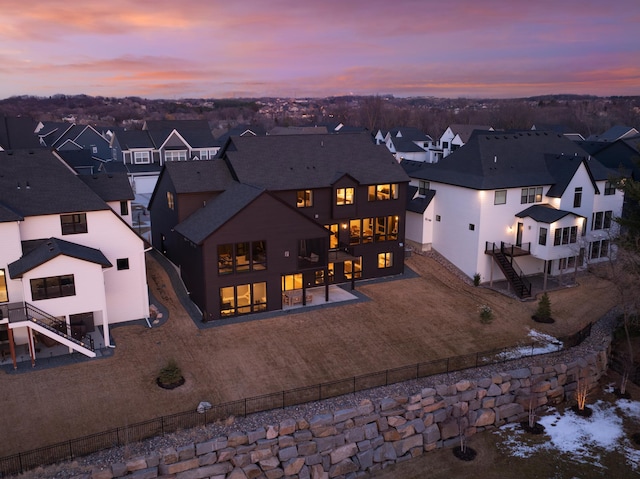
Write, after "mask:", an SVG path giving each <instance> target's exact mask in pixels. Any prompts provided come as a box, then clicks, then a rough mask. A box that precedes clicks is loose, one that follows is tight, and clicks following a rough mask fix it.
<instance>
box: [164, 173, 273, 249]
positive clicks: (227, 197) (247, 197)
mask: <svg viewBox="0 0 640 479" xmlns="http://www.w3.org/2000/svg"><path fill="white" fill-rule="evenodd" d="M262 193H264V190H261V189H259V188H254V187H252V186H248V185H243V184H240V183H235V182H234V183H232V184H231V185H230V186H229V187H228V189H227V190H226V191H225V192H224V193H222V194H220V195H219V196H217V197H216V198H215V199H213V200H211V201H209V202H207V204H206V206H204V207H203V208H201V209H199V210H198V211H196V212H195V213H193V214H192V215H191V216H189V217H188V218H187V219H186V220H184V221H183V222H182V223H180V224H178V225H176V227H175V230H176V231H177V232H178V233H180V234H181V235H182V236H184V237H185V238H187V239H188V240H190V241H192V242H193V243H196V244H201V243H202V242H203V241H204V240H205V239H207V237H208V236H209V235H211V234H212V233H213V232H214V231H216V230H217V229H218V228H219V227H220V226H222V225H223V224H225V223H226V222H227V221H229V220H230V219H231V218H233V217H234V216H235V215H236V214H237V213H238V212H239V211H241V210H242V209H243V208H245V207H246V206H247V205H248V204H249V203H251V202H252V201H253V200H255V199H256V198H257V197H258V196H260V195H261V194H262Z"/></svg>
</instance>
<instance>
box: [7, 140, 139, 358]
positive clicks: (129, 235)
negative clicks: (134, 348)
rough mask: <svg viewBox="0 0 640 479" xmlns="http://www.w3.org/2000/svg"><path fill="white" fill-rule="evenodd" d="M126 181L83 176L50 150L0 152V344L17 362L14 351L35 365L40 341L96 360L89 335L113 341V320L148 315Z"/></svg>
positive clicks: (111, 177) (130, 196) (128, 319)
mask: <svg viewBox="0 0 640 479" xmlns="http://www.w3.org/2000/svg"><path fill="white" fill-rule="evenodd" d="M111 182H113V183H111ZM123 185H126V186H128V181H127V178H126V176H124V177H121V176H120V177H118V176H111V175H106V174H105V175H104V176H99V177H92V176H89V175H87V176H86V177H83V178H82V179H80V177H79V176H78V175H77V174H75V173H74V172H73V170H72V169H70V168H69V167H68V166H66V164H64V163H63V162H62V161H61V160H60V159H59V158H57V157H56V156H55V155H54V154H53V153H51V152H48V151H44V150H40V151H36V152H32V151H26V150H24V151H20V150H16V151H14V152H2V153H0V312H1V313H2V314H1V317H0V347H1V348H2V351H3V354H10V355H11V356H12V359H13V364H14V367H16V350H17V349H21V350H24V351H26V352H27V353H28V354H29V355H30V357H31V361H32V363H33V362H35V359H36V350H37V349H38V348H37V347H36V343H37V342H38V341H40V342H43V343H45V344H46V343H47V342H50V341H55V342H57V343H60V344H63V345H65V346H67V347H68V348H69V349H70V351H77V352H79V353H81V354H84V355H86V356H89V357H95V355H96V353H95V350H94V347H93V344H92V333H94V332H99V333H100V334H101V336H102V338H104V344H105V346H109V345H111V341H110V333H109V328H110V325H112V324H115V323H122V322H126V321H132V320H138V319H143V318H146V317H148V314H149V295H148V289H147V279H146V269H145V258H144V256H145V244H144V242H143V240H142V238H140V237H139V236H138V235H137V234H136V233H135V231H134V230H132V229H131V226H130V222H131V217H130V211H131V204H130V203H131V198H132V197H133V195H132V192H131V188H130V186H128V188H127V187H126V186H125V187H123ZM92 186H93V187H95V189H94V188H92Z"/></svg>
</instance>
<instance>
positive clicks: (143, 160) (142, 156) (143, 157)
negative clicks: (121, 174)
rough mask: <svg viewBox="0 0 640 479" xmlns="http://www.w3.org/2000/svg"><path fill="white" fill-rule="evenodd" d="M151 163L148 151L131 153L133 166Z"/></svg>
mask: <svg viewBox="0 0 640 479" xmlns="http://www.w3.org/2000/svg"><path fill="white" fill-rule="evenodd" d="M150 163H151V154H150V153H149V151H147V150H145V151H134V152H133V164H134V165H148V164H150Z"/></svg>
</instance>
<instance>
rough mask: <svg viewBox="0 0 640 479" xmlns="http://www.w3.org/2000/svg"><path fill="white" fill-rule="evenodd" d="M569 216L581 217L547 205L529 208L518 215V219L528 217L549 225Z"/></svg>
mask: <svg viewBox="0 0 640 479" xmlns="http://www.w3.org/2000/svg"><path fill="white" fill-rule="evenodd" d="M567 215H574V216H579V215H576V214H575V213H573V212H571V211H564V210H558V209H556V208H554V207H553V206H551V205H546V204H542V205H533V206H529V207H528V208H527V209H525V210H522V211H521V212H520V213H516V216H517V217H518V218H526V217H527V216H528V217H530V218H531V219H533V220H534V221H537V222H538V223H549V224H551V223H555V222H556V221H558V220H560V219H562V218H564V217H565V216H567Z"/></svg>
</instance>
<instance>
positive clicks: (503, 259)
mask: <svg viewBox="0 0 640 479" xmlns="http://www.w3.org/2000/svg"><path fill="white" fill-rule="evenodd" d="M486 253H487V254H490V255H492V256H493V258H494V259H495V261H496V263H498V266H499V267H500V270H501V271H502V273H503V274H504V277H505V278H506V279H507V281H508V282H509V284H510V285H511V286H512V287H513V290H514V292H515V293H516V295H517V296H518V297H519V298H521V299H522V298H530V297H531V283H530V282H529V280H528V279H527V278H526V277H525V275H524V274H523V273H522V272H521V271H520V268H518V265H517V263H515V261H514V259H513V256H508V255H507V254H505V253H504V248H503V247H502V246H501V247H500V248H496V247H495V245H493V247H492V248H487V249H486Z"/></svg>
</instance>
